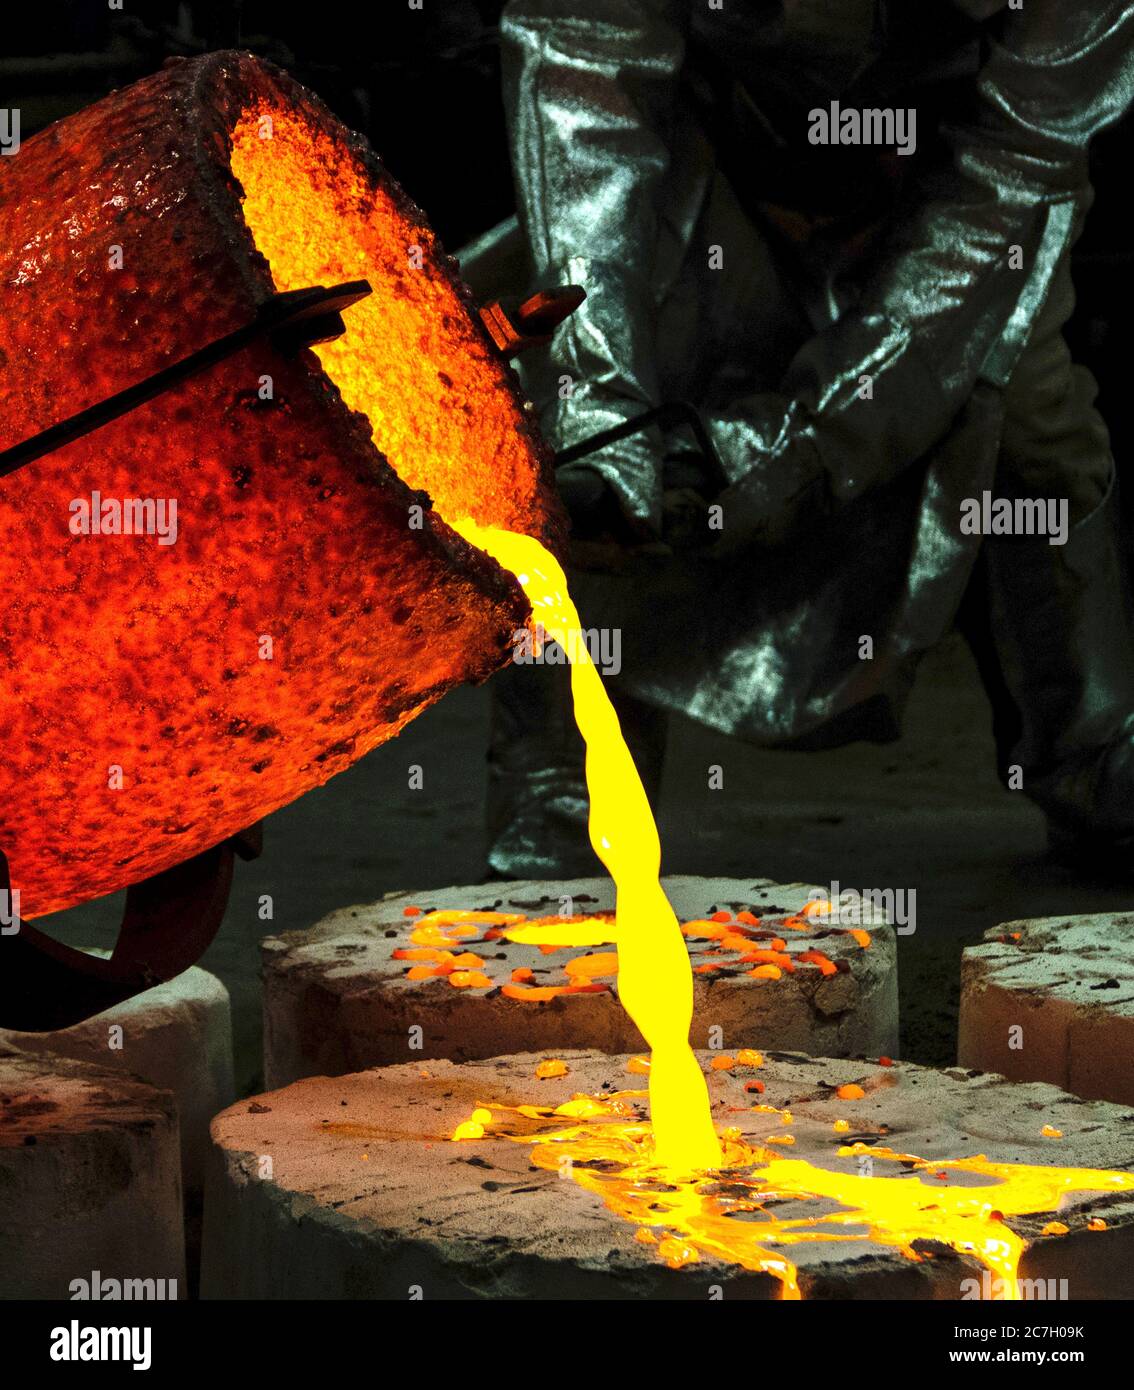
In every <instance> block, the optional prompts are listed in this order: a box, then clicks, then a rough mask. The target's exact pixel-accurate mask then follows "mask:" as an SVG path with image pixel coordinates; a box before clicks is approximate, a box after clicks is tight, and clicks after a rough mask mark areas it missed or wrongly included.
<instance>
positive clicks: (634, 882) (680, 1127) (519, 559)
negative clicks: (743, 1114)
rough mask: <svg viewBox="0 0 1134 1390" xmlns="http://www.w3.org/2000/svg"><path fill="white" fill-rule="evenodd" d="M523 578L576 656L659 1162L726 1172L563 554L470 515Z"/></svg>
mask: <svg viewBox="0 0 1134 1390" xmlns="http://www.w3.org/2000/svg"><path fill="white" fill-rule="evenodd" d="M454 530H456V531H458V532H459V533H460V534H461V535H462V536H464V538H465V539H466V540H467V541H468V542H469V543H470V545H475V546H476V547H477V548H478V549H479V550H483V551H486V552H487V553H488V554H489V555H491V556H492V557H493V559H494V560H496V561H497V563H498V564H500V565H502V566H503V567H504V568H505V569H507V570H509V571H510V572H511V573H512V574H514V575H515V576H516V579H517V580H518V581H519V583H520V586H521V588H522V589H523V590H524V593H525V594H526V595H527V597H528V601H529V603H530V604H531V606H532V617H533V620H534V621H535V622H536V623H537V624H538V625H539V626H540V627H541V628H542V629H543V631H544V632H545V633H546V634H547V636H548V637H550V638H553V639H554V640H555V641H556V642H558V643H559V645H560V646H561V647H562V648H563V650H564V652H566V653H567V655H568V657H569V658H570V661H571V694H572V697H573V699H574V703H575V721H576V723H577V724H578V726H579V732H580V733H581V734H582V736H583V741H584V743H585V744H586V748H587V762H586V774H587V791H588V793H589V795H590V820H589V832H590V837H591V844H592V845H593V846H594V851H595V853H596V854H597V855H598V857H599V858H600V859H601V860H602V862H603V863H604V864H605V865H606V868H607V871H608V872H609V874H610V876H611V878H612V879H613V880H614V885H615V888H616V890H617V897H616V901H615V922H616V932H617V939H618V997H619V1000H620V1001H621V1003H622V1006H623V1008H624V1009H625V1010H626V1012H627V1013H628V1014H629V1015H630V1017H631V1018H632V1019H633V1020H634V1022H635V1023H636V1024H637V1026H638V1029H639V1031H640V1032H641V1034H642V1036H643V1037H644V1038H645V1039H646V1042H647V1043H648V1044H649V1046H650V1052H651V1065H650V1116H651V1119H652V1122H653V1145H654V1155H655V1160H656V1162H658V1163H661V1164H664V1165H665V1166H666V1167H667V1168H673V1169H677V1170H685V1171H690V1170H695V1169H705V1168H715V1167H718V1166H719V1164H720V1162H721V1146H720V1141H719V1140H718V1138H717V1133H716V1130H715V1129H714V1127H713V1120H712V1115H711V1113H710V1110H709V1093H708V1090H707V1088H706V1086H705V1078H704V1075H703V1074H702V1072H701V1068H700V1067H699V1066H698V1064H697V1059H696V1057H694V1055H693V1049H692V1048H691V1047H690V1046H689V1028H690V1025H691V1024H692V1022H693V973H692V971H691V969H690V966H689V952H688V950H687V948H686V945H685V938H684V936H682V934H681V928H680V926H679V925H678V922H677V918H676V916H675V915H674V912H673V908H672V907H670V905H669V900H668V899H667V898H666V896H665V893H664V892H663V891H662V886H661V883H660V882H659V875H660V873H661V843H660V841H659V839H658V829H657V825H656V824H655V823H654V816H653V812H652V811H651V810H650V803H649V801H648V800H647V798H646V792H645V789H644V788H643V786H642V779H641V778H640V777H639V776H638V769H637V768H636V767H635V766H634V760H633V758H632V757H631V756H630V750H629V749H628V748H627V747H626V741H625V739H623V737H622V730H621V728H620V727H619V723H618V716H617V714H615V712H614V706H613V705H612V704H611V703H610V699H609V697H608V696H607V693H606V690H605V688H604V687H603V683H602V679H601V677H600V676H599V673H598V671H597V670H596V669H595V666H594V663H593V662H592V661H591V658H590V655H589V653H588V651H587V646H586V643H585V642H583V641H581V640H579V633H580V630H581V628H582V624H581V623H580V621H579V615H578V613H577V612H576V611H575V605H574V604H573V603H572V601H571V596H570V594H569V593H568V590H567V577H566V575H565V574H564V573H563V570H562V568H561V567H560V565H559V563H558V561H557V560H556V559H555V557H554V556H553V555H552V554H551V553H550V552H549V551H548V550H547V549H546V548H545V547H544V546H543V545H542V544H541V543H540V542H539V541H537V540H535V539H533V538H532V537H531V536H523V535H517V534H515V533H513V532H511V531H502V530H500V529H499V528H497V527H487V526H480V525H478V524H477V523H476V522H474V521H471V520H468V519H466V520H464V521H461V522H458V523H457V524H456V525H455V526H454Z"/></svg>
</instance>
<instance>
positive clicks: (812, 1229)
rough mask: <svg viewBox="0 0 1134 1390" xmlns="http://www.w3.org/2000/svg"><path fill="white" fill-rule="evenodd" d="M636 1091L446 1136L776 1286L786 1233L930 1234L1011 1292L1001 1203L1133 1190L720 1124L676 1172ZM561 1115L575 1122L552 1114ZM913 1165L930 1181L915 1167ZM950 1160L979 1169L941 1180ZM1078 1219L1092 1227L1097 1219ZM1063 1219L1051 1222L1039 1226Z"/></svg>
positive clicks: (499, 1114)
mask: <svg viewBox="0 0 1134 1390" xmlns="http://www.w3.org/2000/svg"><path fill="white" fill-rule="evenodd" d="M643 1094H644V1093H643V1092H641V1091H623V1092H618V1093H616V1094H614V1095H609V1096H605V1095H604V1096H603V1097H601V1098H599V1097H591V1096H576V1097H574V1099H573V1100H571V1101H568V1102H567V1104H566V1105H561V1106H558V1107H557V1108H555V1109H551V1108H549V1107H541V1106H531V1105H522V1106H500V1105H487V1104H485V1105H482V1106H480V1107H479V1108H478V1110H477V1112H476V1114H477V1121H478V1123H477V1126H476V1132H472V1131H470V1130H469V1129H468V1128H466V1126H464V1125H462V1126H460V1127H458V1130H457V1131H456V1133H455V1134H454V1136H453V1137H454V1138H455V1139H467V1138H482V1137H484V1136H485V1135H486V1134H487V1135H489V1137H492V1138H500V1139H511V1140H514V1141H515V1142H517V1143H524V1144H529V1143H530V1144H532V1145H533V1146H534V1147H533V1149H532V1155H531V1159H532V1163H533V1164H535V1165H536V1167H538V1168H543V1169H546V1170H549V1171H551V1172H557V1173H558V1174H559V1175H560V1176H561V1177H570V1178H571V1179H573V1180H574V1181H575V1182H577V1183H578V1184H579V1185H580V1186H581V1187H584V1188H586V1189H587V1191H588V1192H594V1193H596V1194H597V1195H598V1196H600V1197H601V1198H602V1199H603V1201H604V1202H605V1204H606V1205H607V1207H608V1208H609V1209H610V1210H611V1211H613V1212H615V1213H616V1214H617V1215H618V1216H620V1217H622V1218H623V1219H624V1220H626V1221H629V1222H631V1223H632V1224H633V1225H634V1226H635V1227H636V1228H637V1230H636V1233H635V1235H636V1239H637V1240H639V1241H641V1242H642V1243H643V1244H647V1245H653V1246H654V1247H655V1249H656V1253H657V1255H658V1257H659V1258H660V1259H662V1260H664V1261H665V1262H666V1263H667V1264H668V1265H669V1266H670V1267H671V1268H673V1269H679V1268H681V1267H682V1266H684V1265H688V1264H693V1263H696V1262H697V1261H699V1260H701V1259H702V1258H709V1259H715V1260H723V1261H726V1262H728V1263H731V1264H738V1265H741V1266H743V1267H744V1268H745V1269H751V1270H756V1271H760V1272H763V1273H766V1274H770V1275H772V1276H773V1277H774V1278H776V1279H778V1280H779V1281H780V1284H781V1288H782V1291H783V1297H784V1298H785V1299H798V1298H799V1297H800V1287H799V1279H798V1275H797V1271H796V1266H795V1264H794V1263H793V1262H792V1260H791V1259H790V1258H789V1257H788V1255H787V1254H786V1253H785V1251H786V1249H787V1248H789V1247H791V1246H793V1245H802V1244H806V1243H830V1242H840V1243H851V1244H853V1243H854V1242H859V1243H863V1242H867V1241H870V1242H873V1243H875V1244H878V1245H886V1246H891V1247H893V1248H895V1249H897V1250H899V1251H900V1252H901V1253H902V1254H903V1255H904V1256H905V1257H906V1258H907V1259H910V1260H916V1261H920V1260H922V1259H925V1258H926V1257H927V1256H926V1254H925V1253H919V1252H918V1251H917V1250H916V1249H915V1248H914V1247H915V1243H916V1242H919V1241H925V1242H929V1241H932V1242H936V1243H939V1244H941V1245H945V1246H948V1247H949V1248H950V1249H952V1250H955V1251H957V1252H958V1253H959V1254H962V1255H968V1256H969V1257H971V1258H973V1259H975V1260H977V1261H979V1262H980V1263H981V1264H982V1265H983V1266H984V1267H985V1268H986V1269H988V1270H989V1271H990V1272H991V1273H992V1274H993V1275H994V1276H995V1278H996V1279H998V1280H999V1281H1001V1282H1000V1288H1001V1289H1003V1290H1004V1294H1003V1296H1004V1298H1005V1299H1007V1300H1010V1301H1011V1300H1017V1299H1019V1297H1020V1291H1019V1285H1018V1282H1017V1273H1018V1270H1019V1264H1020V1257H1021V1255H1022V1254H1023V1252H1024V1249H1025V1241H1024V1239H1023V1238H1022V1237H1021V1236H1020V1235H1018V1234H1017V1233H1016V1232H1015V1231H1014V1230H1012V1228H1011V1227H1010V1226H1009V1225H1008V1224H1007V1223H1006V1221H1005V1220H1004V1218H1005V1217H1008V1216H1027V1215H1033V1214H1035V1213H1037V1212H1046V1211H1052V1210H1054V1209H1055V1208H1057V1207H1058V1205H1059V1201H1060V1198H1061V1197H1062V1196H1064V1195H1065V1194H1069V1193H1073V1192H1107V1193H1110V1192H1129V1191H1134V1174H1131V1173H1114V1172H1106V1171H1102V1170H1098V1169H1092V1168H1048V1167H1034V1166H1031V1165H1026V1164H1016V1163H993V1162H990V1161H989V1160H988V1159H987V1158H985V1157H984V1156H983V1155H979V1156H977V1157H975V1158H963V1159H950V1160H946V1161H944V1162H942V1161H940V1160H936V1159H934V1160H924V1159H920V1158H916V1157H914V1156H913V1155H911V1154H903V1153H897V1152H895V1151H894V1150H893V1149H889V1148H881V1147H872V1146H868V1145H866V1144H853V1145H849V1146H846V1145H844V1146H843V1147H841V1148H839V1149H838V1150H837V1152H838V1154H839V1155H840V1156H847V1155H851V1156H859V1155H862V1156H869V1158H870V1159H871V1160H873V1161H877V1162H884V1163H892V1164H895V1165H897V1164H902V1165H903V1175H897V1176H894V1177H884V1176H881V1175H873V1176H869V1177H867V1176H864V1175H860V1174H857V1173H842V1172H835V1171H832V1170H830V1169H826V1168H820V1167H816V1166H815V1165H814V1164H811V1163H807V1162H806V1161H804V1160H801V1159H793V1158H782V1157H780V1156H779V1155H778V1154H776V1153H775V1152H773V1151H772V1150H770V1149H767V1148H763V1147H760V1146H754V1145H753V1144H751V1143H749V1142H748V1141H746V1140H745V1139H744V1138H742V1137H741V1135H740V1134H739V1132H738V1131H737V1130H725V1132H724V1134H723V1136H722V1137H723V1140H724V1144H723V1153H722V1157H721V1160H720V1162H719V1164H718V1165H717V1167H716V1171H714V1172H709V1173H699V1174H689V1173H687V1172H675V1171H673V1170H671V1169H669V1168H667V1167H666V1166H664V1165H662V1164H660V1163H659V1162H658V1160H657V1155H656V1153H655V1152H654V1150H653V1147H652V1146H651V1143H650V1126H649V1125H648V1124H647V1123H646V1122H645V1121H644V1120H628V1119H627V1118H626V1115H627V1113H628V1112H629V1111H630V1110H631V1108H632V1107H631V1104H630V1102H632V1100H633V1098H634V1097H640V1096H642V1095H643ZM513 1116H514V1117H519V1118H518V1119H512V1118H511V1117H513ZM565 1118H573V1119H577V1120H579V1123H576V1124H572V1125H569V1126H567V1127H563V1125H562V1124H561V1121H562V1120H563V1119H565ZM524 1121H529V1122H531V1121H534V1122H535V1125H534V1126H533V1125H532V1124H525V1123H524ZM537 1126H538V1127H537ZM922 1174H924V1175H926V1176H927V1177H929V1178H930V1179H931V1181H930V1182H925V1181H922V1180H921V1175H922ZM951 1174H958V1175H964V1174H975V1175H979V1176H981V1177H985V1178H988V1179H989V1180H990V1181H989V1182H988V1183H981V1184H979V1185H972V1184H962V1183H958V1184H956V1185H950V1183H949V1181H948V1179H949V1176H950V1175H951ZM785 1201H792V1202H808V1201H810V1202H816V1203H820V1202H822V1203H824V1204H830V1203H837V1204H838V1208H839V1209H838V1210H833V1211H832V1210H826V1209H824V1210H823V1211H822V1212H820V1213H818V1214H807V1213H803V1214H798V1211H797V1212H796V1214H793V1215H789V1216H780V1215H777V1214H776V1210H775V1208H776V1206H777V1204H780V1203H783V1202H785ZM1084 1224H1086V1225H1088V1228H1089V1229H1092V1230H1094V1229H1103V1224H1102V1223H1093V1222H1091V1223H1084ZM1056 1226H1058V1230H1056ZM1067 1229H1068V1228H1067V1227H1066V1226H1065V1225H1063V1224H1062V1223H1052V1224H1050V1225H1049V1226H1047V1227H1045V1229H1044V1234H1045V1235H1048V1234H1052V1235H1054V1234H1063V1233H1066V1231H1067Z"/></svg>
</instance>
